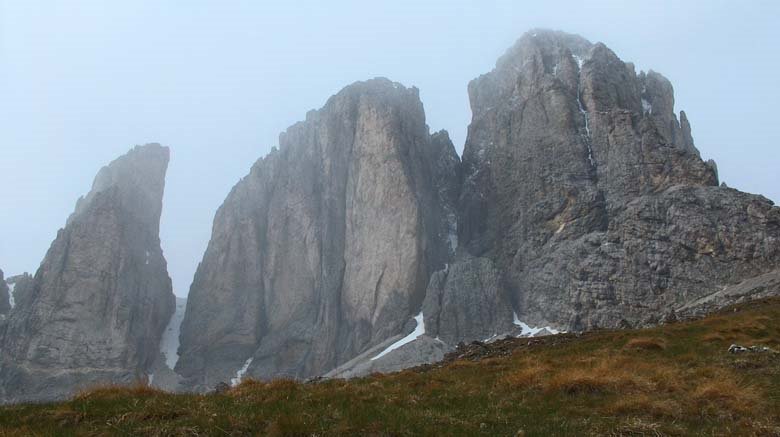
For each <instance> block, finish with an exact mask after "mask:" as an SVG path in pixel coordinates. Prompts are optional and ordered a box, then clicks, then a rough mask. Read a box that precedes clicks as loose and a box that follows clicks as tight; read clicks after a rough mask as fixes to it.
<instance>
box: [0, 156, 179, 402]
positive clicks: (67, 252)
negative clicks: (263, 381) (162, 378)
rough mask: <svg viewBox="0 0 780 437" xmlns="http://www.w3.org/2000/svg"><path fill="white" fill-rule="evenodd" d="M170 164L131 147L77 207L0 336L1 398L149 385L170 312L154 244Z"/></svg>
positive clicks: (164, 272)
mask: <svg viewBox="0 0 780 437" xmlns="http://www.w3.org/2000/svg"><path fill="white" fill-rule="evenodd" d="M168 159H169V152H168V149H167V148H164V147H161V146H159V145H157V144H149V145H146V146H138V147H136V148H134V149H133V150H131V151H130V152H129V153H127V154H126V155H124V156H122V157H120V158H118V159H117V160H115V161H113V162H112V163H111V164H109V165H108V166H106V167H104V168H103V169H101V170H100V172H99V173H98V175H97V177H96V178H95V181H94V183H93V186H92V190H91V191H90V192H89V194H87V195H86V196H85V197H83V198H81V199H79V201H78V202H77V205H76V210H75V212H74V213H73V214H72V215H71V216H70V218H69V219H68V221H67V224H66V226H65V228H63V229H61V230H60V231H59V232H58V233H57V238H56V239H55V240H54V242H53V243H52V245H51V248H50V249H49V251H48V252H47V254H46V257H45V258H44V260H43V262H42V263H41V266H40V268H39V269H38V272H37V273H36V274H35V277H34V279H32V280H31V281H23V282H25V284H22V286H23V287H24V288H25V290H24V292H23V293H22V295H20V296H19V298H18V299H16V300H17V301H16V307H15V308H14V310H13V311H12V312H11V315H10V318H9V319H8V320H7V325H6V328H5V330H4V332H2V333H0V349H1V350H0V399H2V400H3V401H5V402H15V401H30V400H34V401H41V400H51V399H60V398H62V397H65V396H68V395H70V394H72V393H73V392H74V391H77V390H79V389H82V388H85V387H88V386H92V385H96V384H105V383H132V382H134V381H143V380H145V379H146V374H147V372H148V370H149V368H150V366H151V365H152V363H153V360H154V359H155V357H156V356H157V354H158V351H159V342H160V337H161V335H162V332H163V329H164V328H165V325H166V324H167V323H168V320H169V319H170V316H171V314H172V313H173V310H174V296H173V293H172V292H171V281H170V278H169V277H168V273H167V270H166V261H165V258H164V257H163V253H162V250H161V248H160V239H159V224H160V212H161V208H162V197H163V189H164V186H165V173H166V169H167V166H168ZM23 279H24V278H23ZM27 282H30V283H29V284H27ZM19 285H20V284H17V287H18V286H19Z"/></svg>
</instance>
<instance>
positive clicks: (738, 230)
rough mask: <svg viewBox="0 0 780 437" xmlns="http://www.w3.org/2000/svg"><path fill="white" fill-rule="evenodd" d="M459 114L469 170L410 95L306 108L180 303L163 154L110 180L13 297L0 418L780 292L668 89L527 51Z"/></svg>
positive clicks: (773, 227)
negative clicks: (27, 404)
mask: <svg viewBox="0 0 780 437" xmlns="http://www.w3.org/2000/svg"><path fill="white" fill-rule="evenodd" d="M468 93H469V98H470V102H471V109H472V121H471V123H470V125H469V129H468V137H467V140H466V144H465V147H464V152H463V156H462V160H461V158H460V157H459V156H458V154H457V153H456V151H455V148H454V146H453V144H452V142H451V141H450V138H449V136H448V134H447V133H446V132H445V131H441V132H437V133H434V134H431V133H430V132H429V128H428V126H427V125H426V122H425V113H424V110H423V105H422V103H421V102H420V98H419V93H418V90H417V89H416V88H406V87H404V86H403V85H400V84H398V83H394V82H391V81H389V80H387V79H373V80H369V81H366V82H358V83H355V84H352V85H350V86H348V87H346V88H344V89H343V90H342V91H340V92H339V93H337V94H336V95H334V96H333V97H331V98H330V99H329V100H328V101H327V102H326V104H325V106H324V107H323V108H321V109H319V110H316V111H310V112H309V113H308V114H307V115H306V119H305V120H304V121H302V122H300V123H297V124H295V125H293V126H292V127H290V128H289V129H288V130H287V131H286V132H284V133H283V134H282V135H281V136H280V138H279V149H278V150H277V149H274V150H273V151H272V152H271V153H270V154H269V155H268V156H266V157H264V158H262V159H260V160H258V161H257V162H256V163H255V164H254V165H253V166H252V167H251V169H250V172H249V174H248V175H247V176H246V177H244V178H243V179H241V180H240V181H239V182H238V184H237V185H236V186H235V187H234V188H233V189H232V191H231V192H230V193H229V195H228V196H227V198H226V199H225V201H224V203H223V204H222V206H221V207H220V208H219V210H218V211H217V213H216V216H215V219H214V224H213V228H212V236H211V240H210V242H209V245H208V248H207V249H206V252H205V254H204V256H203V260H202V262H201V263H200V265H199V266H198V269H197V272H196V274H195V278H194V280H193V283H192V286H191V289H190V294H189V296H188V299H187V300H186V301H185V300H184V299H180V300H178V301H174V297H173V295H172V294H171V290H170V288H171V285H170V280H169V278H168V275H167V273H166V263H165V259H164V258H163V256H162V250H161V249H160V242H159V236H158V233H159V219H160V211H161V202H162V194H163V187H164V175H165V172H166V168H167V163H168V151H167V149H165V148H162V147H160V146H159V145H147V146H144V147H137V148H136V149H133V150H132V151H131V152H130V153H128V154H127V155H125V156H124V157H122V158H120V159H118V160H117V161H115V162H113V163H112V164H111V165H109V166H108V167H106V168H104V169H103V170H101V172H100V173H99V174H98V177H97V178H96V180H95V183H94V186H93V189H92V191H91V192H90V193H89V194H88V195H87V196H86V197H85V198H83V199H81V200H80V201H79V202H78V204H77V207H76V211H75V212H74V214H73V215H72V216H71V217H70V219H69V220H68V222H67V225H66V227H65V228H64V229H62V230H60V232H59V233H58V236H57V239H56V240H55V241H54V243H53V244H52V247H51V249H50V250H49V252H48V254H47V255H46V258H45V259H44V262H43V263H42V265H41V268H40V269H39V270H38V272H37V273H36V275H35V276H34V277H30V276H24V277H20V278H19V279H17V280H15V281H14V282H13V283H14V287H15V289H14V293H13V297H14V303H15V305H16V306H15V307H14V309H13V310H12V311H10V312H9V307H10V306H13V305H6V306H3V305H4V302H9V304H10V303H11V302H10V301H9V299H8V298H6V297H5V296H6V294H7V292H6V288H5V287H4V284H5V282H3V281H0V315H4V317H3V319H2V321H0V387H1V388H0V399H2V400H6V401H9V400H10V401H17V400H45V399H53V398H58V397H62V396H64V395H66V394H68V393H71V392H72V391H73V390H75V389H77V388H79V387H84V386H86V385H90V384H94V383H98V382H106V381H110V382H130V381H133V380H138V379H146V380H147V381H150V382H151V383H152V384H154V385H156V386H158V387H162V388H166V389H178V390H192V391H198V392H203V391H208V390H211V389H213V388H214V387H215V386H217V385H218V384H220V383H232V384H236V383H238V382H239V381H240V380H241V379H242V378H243V377H247V376H251V377H255V378H275V377H294V378H310V377H318V376H326V377H353V376H359V375H365V374H368V373H372V372H390V371H395V370H399V369H403V368H406V367H409V366H413V365H418V364H425V363H431V362H434V361H437V360H440V359H442V358H443V357H444V356H445V354H447V353H448V352H451V351H453V350H455V348H456V347H457V345H458V344H460V343H469V342H473V341H478V342H482V343H488V342H494V341H497V340H499V339H502V338H505V337H507V336H512V337H514V336H534V335H541V334H550V333H557V332H559V331H585V330H592V329H597V328H620V327H638V326H646V325H654V324H658V323H662V322H666V321H670V320H675V319H677V318H688V317H694V316H700V315H702V314H706V313H708V312H711V311H713V310H716V309H718V308H721V307H723V306H725V305H728V304H731V303H735V302H743V301H745V300H749V299H752V298H756V297H767V296H772V295H777V294H778V293H780V276H779V274H778V272H780V208H777V207H775V206H774V205H773V204H772V202H771V201H769V200H768V199H766V198H764V197H762V196H759V195H753V194H746V193H742V192H739V191H737V190H734V189H731V188H728V187H726V186H725V185H720V186H719V185H718V174H717V167H716V165H715V163H714V162H712V161H705V160H703V159H702V158H701V155H700V153H699V151H698V150H697V148H696V146H695V144H694V140H693V136H692V131H691V126H690V123H689V121H688V119H687V116H686V114H685V113H684V112H679V114H678V113H677V112H675V108H674V91H673V88H672V85H671V83H670V82H669V81H668V80H667V79H666V78H665V77H663V76H662V75H661V74H659V73H656V72H654V71H649V72H647V73H645V72H639V73H637V72H636V70H635V68H634V66H633V64H631V63H627V62H624V61H622V60H621V59H620V58H619V57H618V56H617V55H616V54H615V53H613V52H612V51H611V50H610V49H609V48H607V47H606V46H605V45H603V44H601V43H597V44H593V43H591V42H589V41H587V40H585V39H584V38H581V37H579V36H576V35H570V34H566V33H562V32H555V31H548V30H536V31H531V32H529V33H527V34H526V35H524V36H523V37H522V38H521V39H520V40H519V41H518V42H517V43H516V44H515V45H514V46H513V47H511V48H510V49H509V50H508V51H507V53H506V54H505V55H504V56H502V57H501V58H500V59H499V60H498V62H497V63H496V66H495V68H494V69H493V70H492V71H490V72H489V73H487V74H484V75H482V76H480V77H479V78H477V79H475V80H473V81H472V82H471V83H470V84H469V86H468ZM0 279H2V273H0ZM174 307H175V314H174ZM3 311H5V312H3ZM5 315H7V317H6V316H5ZM478 346H479V345H478ZM479 347H482V346H479Z"/></svg>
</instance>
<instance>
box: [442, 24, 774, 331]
mask: <svg viewBox="0 0 780 437" xmlns="http://www.w3.org/2000/svg"><path fill="white" fill-rule="evenodd" d="M469 95H470V97H471V105H472V112H473V120H472V123H471V125H470V127H469V133H468V139H467V141H466V146H465V150H464V157H463V171H464V185H463V187H462V195H461V198H460V200H461V202H460V208H459V213H460V221H459V231H460V232H459V240H460V242H461V247H462V250H463V252H464V253H468V254H469V255H470V256H480V257H486V258H489V259H491V260H492V261H493V262H494V263H495V265H496V268H497V269H498V270H499V271H500V272H501V276H502V280H503V286H504V287H505V288H506V292H507V294H508V296H509V298H510V299H511V301H512V304H513V305H514V308H515V309H516V311H517V313H518V315H519V317H520V318H521V319H522V320H525V321H528V322H530V323H534V324H537V325H548V324H551V325H553V326H559V327H562V328H564V329H570V330H582V329H593V328H598V327H617V326H637V325H644V324H649V323H654V322H658V321H660V320H662V319H663V318H664V317H665V316H666V315H667V313H669V312H671V311H672V310H673V309H674V308H676V307H678V306H680V305H682V304H684V303H685V302H690V301H691V300H694V299H697V298H700V297H702V296H704V295H707V294H709V293H712V292H714V291H715V290H718V289H720V288H722V287H723V286H724V285H726V284H730V283H735V282H739V281H741V280H743V279H745V278H748V277H751V276H756V275H759V274H762V273H765V272H767V271H769V270H771V269H773V268H775V267H776V266H778V265H779V264H780V247H779V246H780V245H779V244H778V243H779V242H780V240H779V239H778V238H780V210H779V209H778V208H774V207H773V205H772V203H771V202H770V201H769V200H767V199H765V198H763V197H761V196H755V195H750V194H745V193H741V192H738V191H736V190H732V189H728V188H725V187H724V188H721V187H718V186H717V183H718V178H717V171H716V169H715V166H714V163H711V162H709V163H708V162H704V161H703V160H702V159H701V158H700V155H699V152H698V151H697V149H696V148H695V146H694V143H693V138H692V136H691V128H690V125H689V123H688V120H687V118H686V116H685V114H684V113H680V118H679V120H678V118H677V116H676V115H675V113H674V95H673V91H672V86H671V84H670V83H669V81H668V80H666V79H665V78H664V77H663V76H661V75H660V74H658V73H655V72H652V71H651V72H649V73H647V74H645V73H639V74H637V73H636V72H635V70H634V67H633V65H632V64H630V63H624V62H623V61H621V60H620V59H619V58H618V57H617V56H616V55H615V54H614V53H613V52H612V51H611V50H609V49H608V48H607V47H606V46H604V45H603V44H600V43H599V44H591V43H590V42H588V41H586V40H584V39H583V38H580V37H577V36H573V35H568V34H564V33H560V32H551V31H534V32H529V33H528V34H526V35H525V36H524V37H523V38H521V39H520V40H519V41H518V43H517V44H516V45H515V46H514V47H512V48H511V49H510V50H509V51H508V52H507V54H506V55H504V56H503V57H502V58H501V59H500V60H499V61H498V63H497V64H496V68H495V69H494V70H493V71H492V72H490V73H488V74H486V75H483V76H481V77H480V78H478V79H476V80H474V81H473V82H472V83H471V84H470V85H469ZM451 268H452V267H451Z"/></svg>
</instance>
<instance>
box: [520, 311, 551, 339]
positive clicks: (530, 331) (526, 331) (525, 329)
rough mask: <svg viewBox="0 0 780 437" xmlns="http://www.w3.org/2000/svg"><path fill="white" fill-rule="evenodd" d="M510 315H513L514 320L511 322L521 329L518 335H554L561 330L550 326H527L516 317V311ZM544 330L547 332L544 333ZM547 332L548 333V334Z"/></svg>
mask: <svg viewBox="0 0 780 437" xmlns="http://www.w3.org/2000/svg"><path fill="white" fill-rule="evenodd" d="M512 316H513V317H514V320H513V321H512V323H513V324H514V325H515V326H519V327H520V329H522V332H520V335H519V336H518V337H536V336H539V337H541V336H544V335H555V334H560V333H561V332H563V331H559V330H557V329H554V328H552V327H550V326H545V327H542V328H536V327H532V326H528V325H527V324H525V323H523V322H521V321H520V319H518V318H517V313H515V312H513V313H512ZM545 331H546V332H547V333H545ZM548 333H549V334H548Z"/></svg>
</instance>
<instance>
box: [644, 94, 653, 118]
mask: <svg viewBox="0 0 780 437" xmlns="http://www.w3.org/2000/svg"><path fill="white" fill-rule="evenodd" d="M642 111H643V112H644V113H645V114H652V113H653V105H652V104H650V102H648V101H647V100H645V98H644V97H642Z"/></svg>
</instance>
